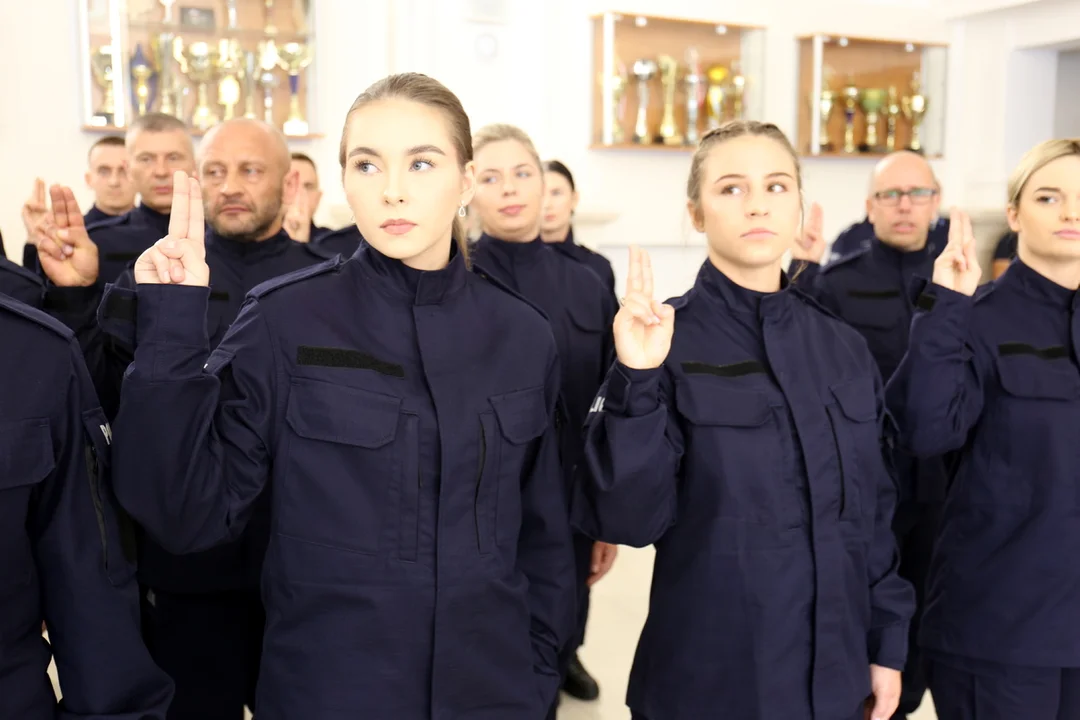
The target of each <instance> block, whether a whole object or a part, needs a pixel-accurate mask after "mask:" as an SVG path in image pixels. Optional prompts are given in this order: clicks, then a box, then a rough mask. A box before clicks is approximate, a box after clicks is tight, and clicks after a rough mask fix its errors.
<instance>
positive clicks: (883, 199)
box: [874, 188, 938, 207]
mask: <svg viewBox="0 0 1080 720" xmlns="http://www.w3.org/2000/svg"><path fill="white" fill-rule="evenodd" d="M937 193H938V191H937V190H935V189H934V188H911V189H910V190H900V189H897V188H893V189H892V190H882V191H881V192H876V193H874V197H875V198H876V199H877V201H878V202H879V203H881V204H882V205H885V206H887V207H892V206H894V205H899V204H900V199H901V198H903V197H904V196H905V195H907V196H908V198H909V199H910V200H911V204H912V205H925V204H926V203H928V202H930V198H932V197H934V196H935V195H937Z"/></svg>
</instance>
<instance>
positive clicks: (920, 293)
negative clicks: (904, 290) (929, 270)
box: [908, 277, 975, 312]
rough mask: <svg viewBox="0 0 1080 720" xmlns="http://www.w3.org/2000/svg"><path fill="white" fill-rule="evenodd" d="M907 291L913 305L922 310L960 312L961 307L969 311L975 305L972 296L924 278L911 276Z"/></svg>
mask: <svg viewBox="0 0 1080 720" xmlns="http://www.w3.org/2000/svg"><path fill="white" fill-rule="evenodd" d="M908 291H909V293H910V297H911V300H912V302H913V303H914V304H915V307H916V308H918V309H919V310H922V311H923V312H942V311H944V312H950V311H951V312H960V311H962V310H961V309H962V308H963V309H967V310H969V311H970V308H972V307H973V306H974V305H975V298H974V297H973V296H970V295H965V294H964V293H958V292H956V291H955V290H950V289H949V288H947V287H943V286H941V285H937V284H935V283H934V282H932V281H931V280H927V279H926V278H920V277H916V278H912V280H911V285H910V286H909V288H908Z"/></svg>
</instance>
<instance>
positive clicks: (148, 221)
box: [131, 205, 169, 237]
mask: <svg viewBox="0 0 1080 720" xmlns="http://www.w3.org/2000/svg"><path fill="white" fill-rule="evenodd" d="M131 222H132V223H134V224H136V225H141V226H143V227H150V228H154V230H157V231H158V232H159V233H161V236H162V237H165V236H166V235H168V234H169V216H168V215H166V214H165V213H159V212H158V211H157V210H151V209H150V208H148V207H147V206H146V205H139V206H138V207H136V208H135V209H134V210H132V211H131Z"/></svg>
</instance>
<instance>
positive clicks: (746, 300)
mask: <svg viewBox="0 0 1080 720" xmlns="http://www.w3.org/2000/svg"><path fill="white" fill-rule="evenodd" d="M697 285H698V286H700V287H701V289H702V290H703V291H704V292H705V294H706V295H707V296H709V297H711V298H713V299H715V300H719V301H720V303H721V304H723V305H724V306H725V307H726V308H727V309H728V310H730V311H732V312H741V313H749V314H752V315H761V316H762V317H772V316H773V315H774V314H775V313H776V312H778V311H779V310H780V309H781V308H783V307H786V306H787V304H788V303H787V299H788V296H789V295H790V291H789V288H790V283H789V281H788V278H787V275H786V274H784V273H781V275H780V290H779V291H778V292H772V293H765V292H758V291H756V290H749V289H747V288H744V287H742V286H741V285H737V284H735V283H734V282H733V281H732V280H731V279H730V278H728V276H727V275H725V274H724V273H722V272H720V270H719V269H717V267H716V266H715V265H713V264H712V262H711V261H709V260H706V261H705V264H704V265H702V266H701V270H700V271H699V272H698V279H697Z"/></svg>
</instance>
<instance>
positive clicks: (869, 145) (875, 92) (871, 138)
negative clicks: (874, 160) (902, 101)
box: [860, 88, 888, 152]
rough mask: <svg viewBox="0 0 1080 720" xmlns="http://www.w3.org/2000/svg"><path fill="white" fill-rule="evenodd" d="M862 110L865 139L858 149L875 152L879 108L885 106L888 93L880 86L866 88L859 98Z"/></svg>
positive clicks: (879, 119) (879, 118) (877, 147)
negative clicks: (864, 122)
mask: <svg viewBox="0 0 1080 720" xmlns="http://www.w3.org/2000/svg"><path fill="white" fill-rule="evenodd" d="M860 100H861V103H860V104H861V105H862V109H863V112H864V113H866V139H865V140H864V141H863V144H862V147H860V150H862V151H863V152H876V151H877V150H878V149H879V145H878V123H879V122H880V121H881V115H880V113H881V109H882V108H883V107H885V103H886V101H887V100H888V95H887V94H886V91H885V90H882V89H881V88H867V89H866V90H863V91H862V97H861V98H860Z"/></svg>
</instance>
